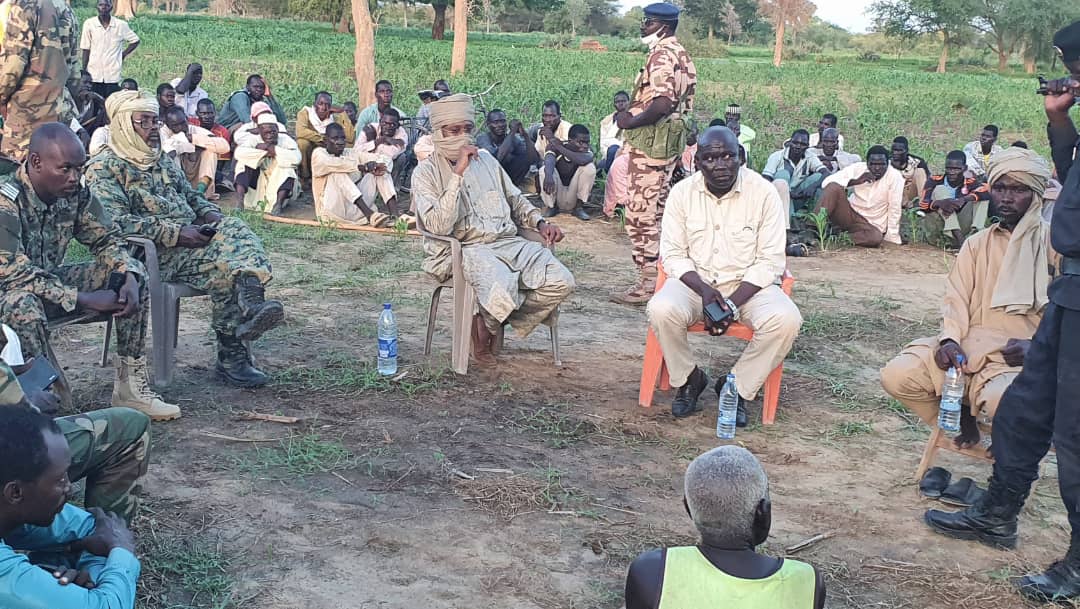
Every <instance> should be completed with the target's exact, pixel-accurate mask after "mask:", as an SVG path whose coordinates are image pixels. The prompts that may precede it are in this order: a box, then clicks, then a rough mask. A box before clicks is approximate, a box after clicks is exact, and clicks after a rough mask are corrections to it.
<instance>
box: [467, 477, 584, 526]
mask: <svg viewBox="0 0 1080 609" xmlns="http://www.w3.org/2000/svg"><path fill="white" fill-rule="evenodd" d="M562 476H563V474H562V472H560V471H559V470H557V469H555V468H550V467H549V468H547V469H544V470H540V471H539V472H537V473H536V474H533V475H526V474H517V475H513V476H497V477H478V478H476V479H474V480H463V479H461V478H457V477H452V478H451V480H452V483H453V485H454V491H455V492H456V493H457V494H458V495H460V496H461V497H462V499H463V500H464V501H466V502H468V503H472V504H474V505H476V506H477V507H479V508H480V509H481V510H484V511H486V512H490V513H492V514H495V515H496V516H499V517H501V518H503V519H505V520H507V521H509V520H513V519H514V518H515V517H517V516H520V515H521V514H525V513H528V512H539V511H546V512H550V511H561V510H563V509H565V508H566V507H567V506H568V505H569V504H574V505H576V504H579V503H581V502H582V499H583V497H584V495H583V494H582V493H581V491H579V490H577V489H575V488H572V487H568V486H566V485H564V484H563V481H562Z"/></svg>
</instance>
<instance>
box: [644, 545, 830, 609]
mask: <svg viewBox="0 0 1080 609" xmlns="http://www.w3.org/2000/svg"><path fill="white" fill-rule="evenodd" d="M816 586H817V577H816V576H815V575H814V568H813V567H811V566H810V565H808V564H806V563H804V562H799V561H797V560H790V559H784V562H783V564H782V565H781V566H780V570H779V571H777V572H776V573H773V574H772V575H770V576H768V577H766V578H764V579H742V578H739V577H734V576H732V575H728V574H727V573H724V572H723V571H721V570H720V569H717V568H716V567H714V566H713V564H712V563H711V562H709V559H708V558H705V556H703V555H702V554H701V550H699V549H697V548H696V547H694V546H684V547H679V548H668V550H667V558H666V560H665V562H664V584H663V590H662V591H661V592H660V607H659V609H715V608H716V607H723V608H724V609H814V590H815V588H816Z"/></svg>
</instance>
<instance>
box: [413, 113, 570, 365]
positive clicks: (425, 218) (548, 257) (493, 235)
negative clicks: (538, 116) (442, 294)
mask: <svg viewBox="0 0 1080 609" xmlns="http://www.w3.org/2000/svg"><path fill="white" fill-rule="evenodd" d="M428 107H429V108H430V113H431V126H432V134H431V135H432V141H433V142H434V145H435V152H434V153H433V154H432V155H431V156H429V157H428V158H427V159H425V160H423V161H421V162H420V164H419V165H418V166H417V168H416V170H415V171H414V172H413V178H412V180H413V181H412V195H413V199H414V202H415V204H416V212H417V214H418V216H419V224H420V225H421V226H422V227H423V228H424V229H425V230H427V231H429V232H431V233H434V234H437V235H449V236H451V237H453V238H455V239H457V240H459V241H460V242H461V245H462V249H461V254H462V264H463V267H464V268H463V270H464V273H465V281H466V282H468V283H469V285H470V286H472V288H473V289H474V290H475V291H476V296H477V301H478V302H479V304H480V312H479V313H477V314H476V317H475V318H474V322H473V351H474V353H475V354H476V355H477V356H478V358H481V359H484V358H487V357H489V355H490V353H491V346H492V339H493V338H494V336H495V334H496V332H497V331H498V330H499V329H500V328H501V327H502V326H503V324H506V323H509V324H510V325H511V326H512V327H513V328H514V329H515V330H517V332H518V334H519V335H520V336H527V335H528V334H529V333H530V332H532V330H533V329H535V328H536V326H537V325H539V324H541V323H544V322H548V321H550V320H549V318H550V316H551V314H552V313H554V312H555V309H556V308H557V307H558V306H559V303H561V302H562V301H563V300H565V299H566V298H567V297H568V296H569V295H570V294H571V292H573V290H574V277H573V275H571V274H570V271H569V270H568V269H567V268H566V267H565V266H563V264H562V263H561V262H559V261H558V259H556V258H555V255H554V254H552V253H551V250H549V249H548V248H546V247H544V245H543V244H540V243H537V242H536V241H530V240H528V239H525V238H523V237H520V236H518V231H519V230H536V231H538V232H539V233H540V236H541V237H543V239H544V241H545V242H546V243H547V244H549V245H550V244H552V243H556V242H558V241H561V240H562V237H563V234H562V231H561V230H560V229H559V228H558V227H556V226H555V225H554V224H550V223H548V222H546V221H544V219H543V217H542V215H541V213H540V210H538V209H537V208H536V207H534V206H533V205H532V203H530V202H529V200H528V199H526V198H525V196H524V195H522V194H521V191H519V190H518V189H517V187H516V186H514V183H513V181H512V180H511V179H510V177H509V176H508V175H507V174H506V172H505V171H503V168H502V166H501V165H499V161H498V160H497V159H496V158H495V157H493V156H491V154H490V153H488V152H487V151H486V150H479V149H477V147H476V146H475V144H474V140H473V137H474V133H475V129H476V124H475V116H476V114H475V111H474V110H473V104H472V98H470V97H469V96H468V95H461V94H458V95H451V96H449V97H445V98H443V99H441V100H439V101H436V102H432V103H431V104H430V105H429V106H428ZM424 249H425V251H426V252H427V254H428V257H427V259H426V260H425V261H424V270H425V271H427V272H428V273H430V274H432V275H434V276H435V277H436V278H437V279H439V280H445V279H446V278H447V277H448V276H449V275H450V273H451V260H450V247H449V246H447V245H446V244H445V243H442V242H439V241H434V240H430V239H427V240H425V241H424Z"/></svg>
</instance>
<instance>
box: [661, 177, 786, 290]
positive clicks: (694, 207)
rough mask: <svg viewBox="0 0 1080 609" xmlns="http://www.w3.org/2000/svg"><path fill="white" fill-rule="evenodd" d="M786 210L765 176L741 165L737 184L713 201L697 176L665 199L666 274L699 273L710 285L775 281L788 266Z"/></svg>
mask: <svg viewBox="0 0 1080 609" xmlns="http://www.w3.org/2000/svg"><path fill="white" fill-rule="evenodd" d="M786 215H787V209H786V207H785V206H784V204H783V203H782V202H781V201H780V195H779V194H777V192H776V188H774V187H773V185H772V184H770V183H769V182H768V181H767V180H766V179H765V178H763V177H761V176H760V175H759V174H757V173H755V172H754V171H752V170H750V169H747V168H745V167H743V168H742V169H740V170H739V177H738V178H737V179H736V181H735V186H733V187H732V189H731V191H730V192H728V193H727V194H726V195H724V196H723V197H720V198H717V197H716V196H714V195H713V194H712V193H710V192H709V191H708V189H706V187H705V178H704V177H703V176H702V175H701V173H700V172H698V173H695V174H694V175H692V176H690V177H689V178H686V179H685V180H683V181H681V182H679V183H678V184H676V185H675V186H674V187H672V189H671V194H670V195H668V200H667V206H666V208H665V210H664V220H663V223H662V225H661V228H660V257H661V259H662V260H663V262H664V271H665V272H667V274H668V276H670V277H672V278H674V279H678V278H680V277H682V276H683V275H685V274H686V273H688V272H690V271H697V273H698V275H700V276H701V278H702V280H704V281H707V282H708V283H710V284H712V285H713V286H714V287H716V286H721V285H731V284H732V283H735V282H741V281H745V282H747V283H751V284H753V285H756V286H758V287H765V286H768V285H770V284H773V283H776V281H777V280H778V279H779V278H780V275H782V274H783V272H784V268H785V266H786V265H787V257H786V255H785V253H784V248H785V245H786V244H787V231H786V229H785V225H784V219H785V217H786Z"/></svg>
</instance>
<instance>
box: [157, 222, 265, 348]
mask: <svg viewBox="0 0 1080 609" xmlns="http://www.w3.org/2000/svg"><path fill="white" fill-rule="evenodd" d="M217 229H218V232H217V234H216V235H214V238H213V239H211V240H210V243H209V244H208V245H207V246H206V247H201V248H195V249H189V248H184V247H170V248H162V249H161V250H159V252H158V260H159V262H160V264H161V269H160V270H161V280H162V281H169V282H173V283H183V284H186V285H189V286H191V287H193V288H195V289H197V290H202V291H204V292H206V293H208V294H210V302H211V303H212V306H213V320H212V321H211V327H212V328H213V329H214V330H215V331H217V332H223V333H225V334H229V335H232V334H235V333H236V327H237V326H239V325H240V323H241V322H242V321H243V314H242V313H241V312H240V305H239V304H237V302H236V288H235V286H236V278H237V277H239V276H241V275H253V276H255V277H257V278H258V279H259V281H260V282H261V283H262V284H263V285H266V284H267V283H269V282H270V279H271V276H272V270H271V268H270V257H269V256H267V255H266V250H265V249H263V244H262V240H261V239H259V237H258V236H257V235H256V234H255V233H254V232H252V230H251V229H250V228H249V227H248V225H247V224H245V223H244V221H243V220H241V219H239V218H234V217H231V216H226V217H225V218H224V219H223V220H222V221H221V222H220V223H218V227H217Z"/></svg>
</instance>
